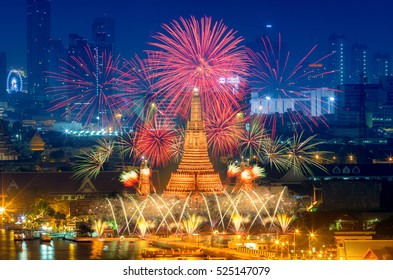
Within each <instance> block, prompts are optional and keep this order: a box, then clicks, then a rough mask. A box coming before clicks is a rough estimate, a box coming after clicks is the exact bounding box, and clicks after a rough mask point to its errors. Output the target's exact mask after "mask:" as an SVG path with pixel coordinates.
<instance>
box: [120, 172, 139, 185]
mask: <svg viewBox="0 0 393 280" xmlns="http://www.w3.org/2000/svg"><path fill="white" fill-rule="evenodd" d="M138 181H139V175H138V173H137V172H136V171H135V170H131V171H123V172H122V173H121V174H120V182H122V183H123V185H124V186H125V187H135V185H136V184H137V183H138Z"/></svg>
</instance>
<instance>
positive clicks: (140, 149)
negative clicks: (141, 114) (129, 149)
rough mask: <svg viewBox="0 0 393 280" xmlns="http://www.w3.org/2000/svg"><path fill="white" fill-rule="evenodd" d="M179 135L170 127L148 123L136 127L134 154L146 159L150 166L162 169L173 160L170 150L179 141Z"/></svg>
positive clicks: (161, 123)
mask: <svg viewBox="0 0 393 280" xmlns="http://www.w3.org/2000/svg"><path fill="white" fill-rule="evenodd" d="M180 135H181V134H180V133H179V131H178V130H177V129H175V128H174V127H173V126H172V125H170V124H167V123H163V122H157V121H149V122H146V123H145V124H143V125H140V126H139V127H138V130H137V132H136V136H135V152H136V155H137V156H138V157H144V158H146V159H147V160H148V161H149V162H150V163H151V166H154V167H163V166H166V165H167V164H168V163H169V162H171V161H173V160H174V154H175V153H174V151H173V150H172V149H173V147H174V146H176V143H177V142H178V141H179V137H180Z"/></svg>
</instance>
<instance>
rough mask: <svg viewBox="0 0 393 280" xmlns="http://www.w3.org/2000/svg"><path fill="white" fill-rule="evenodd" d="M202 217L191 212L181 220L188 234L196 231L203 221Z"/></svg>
mask: <svg viewBox="0 0 393 280" xmlns="http://www.w3.org/2000/svg"><path fill="white" fill-rule="evenodd" d="M203 221H204V218H203V217H202V216H196V215H195V214H192V215H191V216H189V217H187V218H185V219H184V220H183V226H184V230H185V232H186V233H187V234H188V235H192V234H194V233H196V232H198V230H199V227H200V226H201V224H202V223H203Z"/></svg>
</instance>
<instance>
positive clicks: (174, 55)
mask: <svg viewBox="0 0 393 280" xmlns="http://www.w3.org/2000/svg"><path fill="white" fill-rule="evenodd" d="M163 28H164V30H165V32H166V33H158V34H157V35H155V36H154V37H153V38H155V39H156V40H157V42H152V43H151V45H153V46H155V47H158V48H159V49H160V51H158V52H159V54H160V59H159V61H155V63H154V64H155V65H156V67H157V73H155V74H153V75H154V78H156V79H157V83H156V87H157V88H159V91H158V92H157V94H158V95H164V97H163V99H169V100H170V102H171V103H174V104H176V108H177V112H178V113H181V114H182V116H186V115H187V112H188V109H189V105H190V101H191V92H192V90H191V89H192V88H194V87H197V88H199V91H200V93H201V94H202V95H203V96H202V100H203V102H204V103H205V104H206V105H205V107H206V106H208V105H209V104H210V101H211V100H220V101H221V102H222V103H225V104H227V105H229V104H231V105H232V106H233V105H235V106H238V97H237V96H236V94H233V90H234V83H229V82H225V81H227V79H234V80H236V79H240V77H242V76H244V75H245V70H246V69H247V67H248V56H247V54H246V52H245V51H244V50H243V48H242V47H240V46H239V44H240V43H241V42H242V41H243V38H241V37H236V32H235V31H233V30H228V28H227V27H226V26H225V25H224V24H223V23H222V22H221V21H220V22H215V23H212V20H211V18H210V17H203V18H201V20H200V21H198V20H197V19H195V18H194V17H191V19H183V18H180V20H179V21H172V23H171V24H170V25H167V24H164V25H163ZM149 53H150V54H155V53H157V51H150V52H149Z"/></svg>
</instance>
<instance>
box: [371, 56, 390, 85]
mask: <svg viewBox="0 0 393 280" xmlns="http://www.w3.org/2000/svg"><path fill="white" fill-rule="evenodd" d="M372 70H373V73H372V76H371V78H372V79H371V82H372V83H379V80H380V78H381V77H386V76H389V74H390V56H389V55H388V54H381V53H379V52H378V53H376V54H375V55H374V57H373V69H372Z"/></svg>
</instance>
